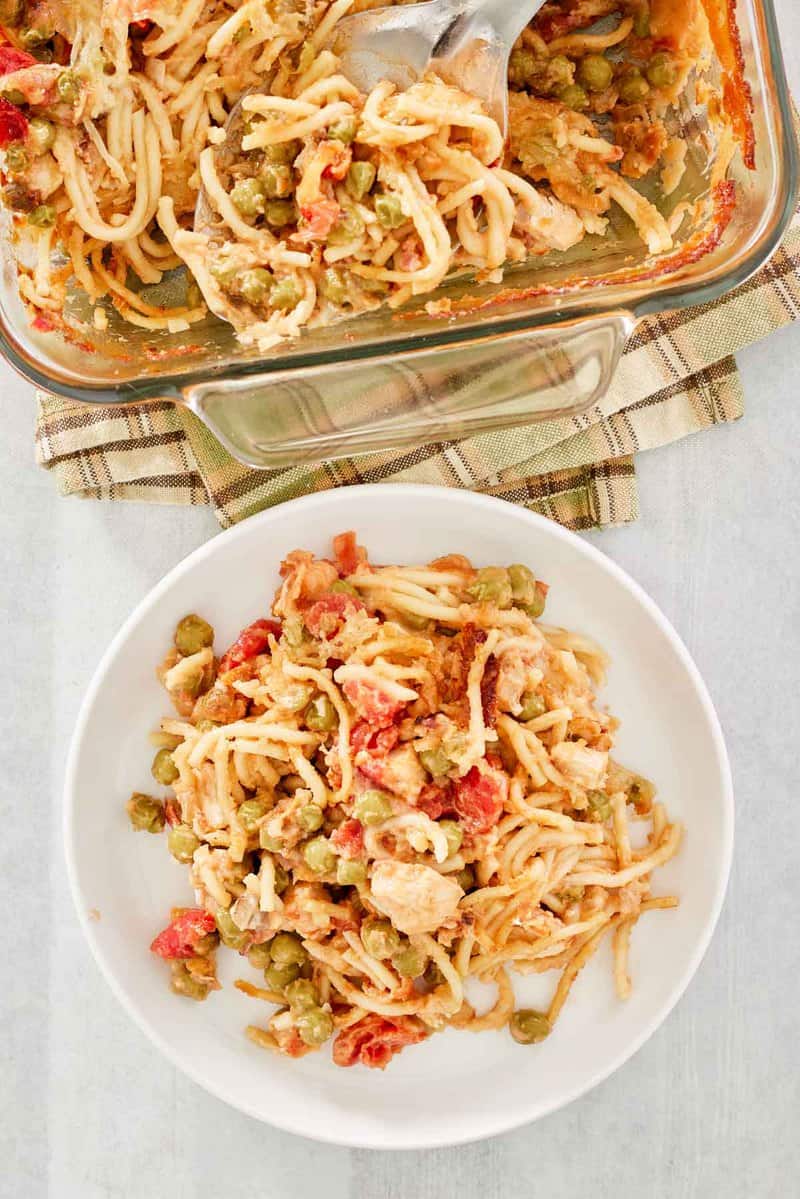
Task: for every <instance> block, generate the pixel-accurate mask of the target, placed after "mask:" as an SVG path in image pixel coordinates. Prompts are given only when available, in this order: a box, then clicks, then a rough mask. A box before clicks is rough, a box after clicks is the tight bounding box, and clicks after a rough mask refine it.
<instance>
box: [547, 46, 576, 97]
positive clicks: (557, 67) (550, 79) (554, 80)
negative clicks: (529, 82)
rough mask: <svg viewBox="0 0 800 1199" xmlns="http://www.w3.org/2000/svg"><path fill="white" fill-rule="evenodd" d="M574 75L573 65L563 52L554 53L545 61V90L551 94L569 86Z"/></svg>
mask: <svg viewBox="0 0 800 1199" xmlns="http://www.w3.org/2000/svg"><path fill="white" fill-rule="evenodd" d="M574 75H575V66H574V64H573V63H572V62H571V61H570V59H568V58H566V57H565V56H564V55H563V54H556V55H555V56H554V57H553V58H551V59H550V60H549V61H548V63H547V76H546V78H547V91H548V92H550V93H551V94H554V93H556V92H560V91H561V89H562V88H565V87H569V85H570V84H571V83H572V81H573V78H574Z"/></svg>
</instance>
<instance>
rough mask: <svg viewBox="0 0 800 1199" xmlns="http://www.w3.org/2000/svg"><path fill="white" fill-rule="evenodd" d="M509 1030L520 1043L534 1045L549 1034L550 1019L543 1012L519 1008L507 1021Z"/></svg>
mask: <svg viewBox="0 0 800 1199" xmlns="http://www.w3.org/2000/svg"><path fill="white" fill-rule="evenodd" d="M508 1028H509V1031H510V1033H511V1035H512V1037H513V1038H514V1040H515V1041H518V1042H519V1044H520V1045H535V1044H536V1042H537V1041H543V1040H544V1039H545V1037H549V1035H550V1021H549V1020H548V1019H547V1016H546V1015H545V1014H544V1012H537V1011H535V1010H534V1009H533V1008H519V1009H518V1010H517V1011H516V1012H514V1014H513V1015H512V1017H511V1019H510V1020H509V1022H508Z"/></svg>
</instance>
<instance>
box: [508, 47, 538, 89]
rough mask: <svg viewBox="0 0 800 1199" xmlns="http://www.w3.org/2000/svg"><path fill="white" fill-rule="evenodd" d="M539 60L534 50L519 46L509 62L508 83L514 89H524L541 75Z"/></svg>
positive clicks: (513, 51) (512, 52)
mask: <svg viewBox="0 0 800 1199" xmlns="http://www.w3.org/2000/svg"><path fill="white" fill-rule="evenodd" d="M539 69H540V67H539V59H538V58H537V57H536V55H535V54H534V53H533V51H532V50H528V49H527V48H526V47H523V46H518V47H516V48H515V49H514V50H512V51H511V57H510V58H509V60H508V81H509V83H511V84H513V85H514V87H524V86H525V84H526V83H528V82H529V81H530V80H531V79H535V78H536V76H537V75H538V74H539Z"/></svg>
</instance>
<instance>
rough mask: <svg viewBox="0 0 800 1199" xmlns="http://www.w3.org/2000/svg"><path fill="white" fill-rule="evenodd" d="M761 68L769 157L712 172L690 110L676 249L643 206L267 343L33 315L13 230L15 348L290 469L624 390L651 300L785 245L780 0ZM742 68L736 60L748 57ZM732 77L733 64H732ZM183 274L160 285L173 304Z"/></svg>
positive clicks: (744, 8) (4, 311) (519, 420)
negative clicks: (681, 235)
mask: <svg viewBox="0 0 800 1199" xmlns="http://www.w3.org/2000/svg"><path fill="white" fill-rule="evenodd" d="M736 16H737V23H738V27H739V36H740V42H741V56H742V60H743V61H742V64H741V66H742V69H743V74H744V79H745V80H746V81H747V84H748V85H749V88H750V91H751V93H752V102H753V103H752V126H753V128H752V133H753V136H754V140H755V153H754V159H753V162H752V165H748V164H747V163H746V162H745V161H744V158H745V157H746V156H747V155H746V154H745V155H743V154H742V153H741V152H737V153H736V155H735V156H734V159H733V161H732V164H731V167H730V169H729V172H728V182H726V183H722V184H719V185H717V186H716V187H714V188H712V187H711V186H710V184H709V176H710V169H709V168H710V158H709V155H708V153H707V146H708V143H709V140H710V139H709V138H707V137H706V136H705V135H706V131H707V124H706V122H705V115H704V112H703V110H701V109H698V108H696V107H694V106H690V105H689V104H688V102H687V105H686V108H685V111H683V112H681V114H680V121H681V124H682V126H683V127H684V131H688V136H687V140H688V141H689V153H688V157H687V162H688V169H687V171H686V173H685V175H684V178H683V180H682V183H681V185H680V187H679V188H678V190H677V191H676V192H675V193H674V195H673V196H671V197H670V199H669V209H670V210H672V208H673V207H674V206H675V205H676V204H680V203H682V202H684V201H686V202H688V203H691V204H695V203H696V202H698V201H699V200H701V199H705V201H707V207H708V210H709V217H708V219H707V220H706V221H705V223H704V224H703V226H702V227H700V228H699V229H695V230H688V231H687V236H686V237H685V239H684V241H683V242H682V244H677V245H676V249H675V251H673V252H671V253H670V254H669V255H666V256H664V257H663V258H661V259H658V260H653V259H648V258H647V256H646V250H645V248H644V246H643V245H642V243H641V242H640V241H639V239H638V238H637V237H636V235H635V233H634V230H633V226H632V225H631V224H630V223H629V222H628V221H627V220H626V219H622V220H617V221H615V222H614V223H613V224H612V226H611V227H610V229H609V232H608V234H606V235H605V236H604V237H602V238H598V237H587V238H585V239H584V240H583V241H582V242H581V243H580V244H579V245H578V246H576V247H574V249H573V250H572V251H570V252H568V253H567V254H561V255H549V256H546V257H544V258H537V259H534V260H530V261H528V262H527V263H524V264H521V265H519V266H515V267H513V268H512V269H509V270H507V271H506V276H505V279H504V281H503V283H502V284H482V285H481V286H480V287H476V285H475V284H474V283H472V282H470V281H464V280H463V279H461V280H458V281H456V280H453V281H451V282H450V283H448V284H447V285H445V286H444V287H442V288H440V289H439V291H438V292H437V293H436V295H435V298H437V299H439V298H442V297H446V298H448V299H450V300H451V306H450V311H449V312H448V313H447V315H444V316H440V317H436V316H431V315H429V314H428V313H427V312H426V311H425V308H424V307H423V304H424V303H425V301H426V300H429V299H430V296H423V297H421V299H420V301H419V304H418V306H416V307H412V306H408V305H407V306H406V307H405V308H404V309H401V310H399V311H395V312H392V311H389V310H387V309H380V310H377V311H376V312H372V313H369V314H366V315H364V316H361V317H358V318H357V319H355V320H352V321H349V322H343V323H340V324H336V325H332V326H328V327H327V328H319V329H314V330H311V331H308V330H307V331H305V332H304V334H303V336H302V337H301V338H300V339H298V340H296V341H293V342H287V343H285V344H283V345H281V346H278V347H275V348H273V349H271V350H270V351H269V353H268V354H267V355H266V356H264V355H261V356H260V355H259V354H258V353H257V352H255V351H252V350H245V349H243V348H242V347H241V346H240V345H239V344H238V343H237V342H236V340H235V338H234V336H233V333H232V330H231V329H230V328H229V327H228V326H227V325H224V324H223V323H221V322H218V321H216V320H214V319H209V321H208V322H207V323H205V324H203V325H194V326H192V328H191V329H190V330H188V331H187V332H185V333H180V334H169V333H166V332H165V333H163V334H154V333H153V332H152V331H149V330H143V329H137V328H134V327H132V326H131V325H128V324H126V325H124V326H123V324H122V323H121V322H120V323H118V324H117V323H116V322H115V321H113V320H112V321H111V322H110V324H109V328H108V329H107V330H106V331H104V332H102V333H100V332H99V331H98V330H96V329H95V328H94V327H93V326H92V324H91V323H90V322H89V321H88V320H86V321H83V322H82V320H81V317H82V314H81V311H80V300H79V298H78V297H76V299H75V306H76V307H75V313H74V316H75V320H76V322H77V324H78V327H79V328H80V330H81V334H80V336H78V337H76V338H75V340H73V341H71V342H68V341H66V340H65V339H63V338H62V337H61V336H60V335H59V334H56V333H47V332H41V331H37V330H35V329H32V328H31V327H30V326H29V324H28V321H27V318H26V314H25V311H24V309H23V307H22V304H21V301H20V299H19V295H18V291H17V284H16V270H15V266H14V261H13V256H12V253H11V248H10V244H9V240H8V239H7V238H4V239H3V243H2V244H3V263H2V283H1V284H0V348H1V349H2V352H3V353H4V355H5V356H6V358H7V359H8V360H9V362H10V363H11V364H12V365H13V366H15V367H16V368H17V369H18V370H19V371H20V372H21V373H22V374H23V375H25V376H26V377H27V378H28V379H30V380H31V381H32V382H34V383H36V384H38V385H39V386H41V387H43V388H46V389H48V390H50V391H52V392H54V393H56V394H58V395H62V396H68V397H71V398H73V399H79V400H82V401H84V402H87V403H94V404H104V405H108V404H128V403H142V402H146V401H148V400H163V399H165V398H166V399H170V400H173V401H175V402H176V403H180V404H184V405H186V406H187V407H189V408H190V409H191V410H192V411H193V412H195V413H196V415H198V416H199V417H200V418H201V419H202V420H203V421H204V423H205V424H206V425H207V426H208V428H209V429H210V430H211V431H212V432H213V433H214V434H215V435H216V436H217V437H218V438H219V439H220V440H221V441H222V443H223V444H224V445H225V446H226V447H227V448H228V449H229V450H230V451H231V452H232V453H233V454H234V455H235V456H236V457H237V458H239V459H240V460H241V461H243V462H245V463H247V464H249V465H252V466H255V467H272V466H282V465H287V464H292V463H297V462H302V461H307V460H312V459H314V460H317V459H321V458H325V457H336V456H341V455H344V454H352V453H363V452H368V451H371V450H377V449H382V448H387V447H389V446H392V447H402V446H410V445H419V444H423V443H425V442H429V441H434V440H438V439H441V438H458V437H463V436H466V435H467V434H469V433H473V432H476V431H478V430H491V429H497V428H501V427H506V426H510V425H515V424H516V425H520V424H526V423H529V422H531V421H534V420H537V419H545V418H547V417H551V416H554V415H561V414H565V413H575V412H579V411H581V410H582V409H584V408H586V407H588V406H589V405H591V404H592V403H594V402H595V401H596V400H597V399H598V398H599V397H600V396H602V394H603V393H604V391H605V390H606V389H607V387H608V385H609V382H610V379H611V376H612V374H613V372H614V369H615V367H616V365H617V362H618V360H619V356H620V354H621V353H622V350H623V348H624V345H625V342H626V340H627V339H628V337H629V336H630V335H631V333H632V331H633V329H634V328H635V326H636V324H637V322H638V321H639V320H640V319H642V318H643V317H645V316H647V315H648V314H652V313H657V312H663V311H669V310H672V309H676V308H682V307H686V306H688V305H694V304H699V303H704V302H708V301H712V300H714V299H716V298H717V297H718V296H719V295H721V294H722V293H723V292H725V291H726V290H728V289H730V288H731V287H734V286H736V285H737V284H740V283H742V282H743V281H744V280H745V279H747V278H748V276H750V275H751V274H752V273H753V272H754V271H756V270H757V269H758V268H759V267H760V266H762V265H763V264H764V262H765V261H766V260H767V259H768V257H769V255H770V254H771V253H772V251H773V250H774V249H775V248H776V246H777V245H778V243H779V241H780V238H781V235H782V233H783V231H784V229H785V228H786V225H787V224H788V222H789V220H790V218H791V215H792V212H793V208H794V203H795V190H796V175H797V162H796V157H797V156H796V143H795V136H794V130H793V124H792V114H791V106H790V100H789V95H788V90H787V85H786V79H785V75H784V71H783V64H782V61H781V54H780V48H779V43H778V35H777V28H776V23H775V16H774V11H773V7H772V0H739V3H738V5H737V10H736ZM734 65H735V64H734ZM723 78H724V75H723ZM183 286H184V284H183V282H182V281H181V280H179V279H173V280H172V281H171V282H165V283H162V284H161V285H160V289H159V291H160V294H159V297H158V298H159V299H160V300H162V301H163V300H168V294H167V295H165V291H166V292H167V293H168V291H169V288H170V287H172V288H175V287H183Z"/></svg>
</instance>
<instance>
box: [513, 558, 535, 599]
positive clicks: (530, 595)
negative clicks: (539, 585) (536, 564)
mask: <svg viewBox="0 0 800 1199" xmlns="http://www.w3.org/2000/svg"><path fill="white" fill-rule="evenodd" d="M508 581H509V583H510V584H511V597H512V599H513V601H514V603H515V604H517V605H520V604H531V603H533V602H534V600H535V599H536V576H535V575H534V573H533V571H532V570H529V569H528V567H527V566H522V565H521V564H520V563H519V562H515V563H514V564H513V565H512V566H509V568H508Z"/></svg>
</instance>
